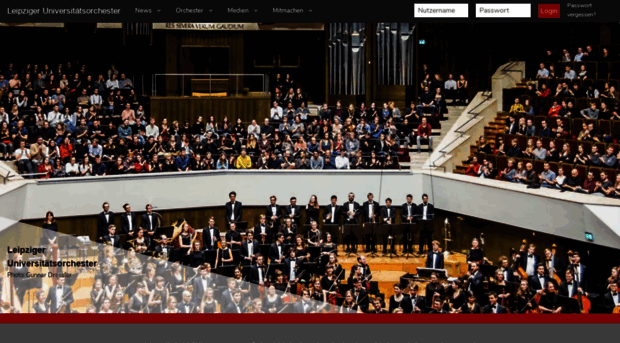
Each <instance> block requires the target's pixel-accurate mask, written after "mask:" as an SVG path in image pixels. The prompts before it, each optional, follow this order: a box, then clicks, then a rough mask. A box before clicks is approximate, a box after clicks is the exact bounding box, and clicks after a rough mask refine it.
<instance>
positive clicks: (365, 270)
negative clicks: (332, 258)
mask: <svg viewBox="0 0 620 343" xmlns="http://www.w3.org/2000/svg"><path fill="white" fill-rule="evenodd" d="M356 269H359V270H360V271H361V275H362V282H364V283H365V282H366V281H370V280H372V271H371V270H370V266H369V265H368V261H366V256H364V255H360V256H358V257H357V264H356V265H353V266H351V271H350V272H349V276H351V275H355V270H356Z"/></svg>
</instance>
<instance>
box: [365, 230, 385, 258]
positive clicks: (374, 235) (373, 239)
mask: <svg viewBox="0 0 620 343" xmlns="http://www.w3.org/2000/svg"><path fill="white" fill-rule="evenodd" d="M362 227H363V228H364V237H366V235H370V241H371V242H373V243H374V244H372V243H369V244H368V245H369V246H371V248H370V253H369V254H368V257H377V253H376V252H375V249H376V247H377V233H379V232H381V230H380V227H379V224H377V223H364V224H363V225H362ZM372 246H374V248H375V249H373V247H372Z"/></svg>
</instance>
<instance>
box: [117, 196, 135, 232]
mask: <svg viewBox="0 0 620 343" xmlns="http://www.w3.org/2000/svg"><path fill="white" fill-rule="evenodd" d="M123 210H124V211H125V213H123V214H121V215H120V216H121V230H122V232H123V234H125V235H129V236H130V237H132V236H133V235H134V231H136V229H137V228H138V222H137V220H136V214H135V213H134V212H131V205H129V204H124V205H123Z"/></svg>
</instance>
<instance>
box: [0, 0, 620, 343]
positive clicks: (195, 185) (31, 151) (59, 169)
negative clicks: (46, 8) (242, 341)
mask: <svg viewBox="0 0 620 343" xmlns="http://www.w3.org/2000/svg"><path fill="white" fill-rule="evenodd" d="M418 5H420V4H416V8H418V7H417V6H418ZM479 5H480V4H478V5H473V4H472V6H471V7H469V12H468V7H467V6H468V5H467V4H463V6H465V14H464V15H467V13H469V16H470V20H469V21H467V20H455V21H448V20H424V19H419V20H418V13H419V14H420V15H422V14H424V15H425V17H423V18H427V17H428V18H430V17H429V16H430V15H432V14H433V13H435V14H437V13H440V14H442V15H443V14H446V15H450V14H454V15H456V14H455V13H456V12H453V11H452V10H449V11H445V10H441V11H440V10H437V11H434V10H428V11H426V10H424V11H422V10H421V11H416V16H415V17H413V7H412V8H411V13H412V14H411V18H410V21H407V19H406V18H401V17H402V15H399V16H396V17H395V18H398V19H399V22H396V23H388V22H384V21H382V20H381V19H382V18H385V19H383V20H386V19H388V18H386V17H385V16H378V17H377V19H376V20H374V21H373V20H372V18H367V16H363V17H360V18H359V19H358V21H360V22H343V20H346V19H345V17H342V18H341V19H340V20H338V19H337V18H334V20H333V21H332V20H331V18H332V17H330V21H325V22H322V21H321V20H319V19H316V20H315V22H309V21H308V20H307V19H308V18H310V17H303V18H305V19H304V20H298V21H296V20H294V19H288V20H282V21H280V22H278V21H274V20H273V18H293V17H276V16H275V15H274V16H267V15H266V14H265V17H264V18H265V19H264V20H269V22H260V20H248V19H235V18H254V19H255V18H256V15H257V14H256V13H252V12H257V13H261V11H263V10H262V9H261V10H260V11H252V8H253V7H249V9H250V10H249V13H245V12H244V10H243V8H241V9H239V11H237V10H234V11H228V13H226V14H222V15H223V16H224V15H227V17H223V18H226V19H222V20H223V21H224V22H221V23H218V22H217V20H214V19H213V17H209V18H211V19H210V21H216V22H215V23H200V22H199V23H191V22H190V21H197V19H195V18H201V17H200V16H201V15H205V16H207V15H209V14H208V13H206V9H208V7H205V13H204V14H201V13H202V10H200V11H197V10H191V11H190V10H189V9H187V11H185V12H183V11H181V12H179V11H177V12H176V13H172V17H171V18H170V19H174V18H177V17H175V16H178V18H179V19H176V20H177V21H178V22H175V23H169V22H164V17H163V16H161V15H158V14H157V12H155V13H154V14H153V15H154V16H153V17H152V18H153V19H148V20H147V19H139V18H147V17H138V14H136V19H131V18H129V17H128V18H125V17H123V18H124V19H122V20H120V21H127V20H135V21H140V20H142V21H144V23H137V22H123V23H120V22H117V21H119V20H118V19H112V18H116V17H113V14H109V15H110V17H109V18H110V19H109V21H107V22H106V21H105V17H104V18H103V19H102V20H101V21H100V22H87V20H86V19H81V20H79V18H87V17H76V20H74V21H80V22H71V21H70V20H65V19H58V20H59V21H58V22H47V21H46V20H44V17H41V16H37V15H38V14H37V13H32V14H28V15H32V17H30V18H28V19H27V18H25V17H11V16H7V15H6V14H3V16H4V17H3V20H11V18H13V19H12V20H14V21H20V20H30V21H39V22H32V23H23V22H19V23H14V22H2V23H0V34H1V35H2V38H3V39H2V40H3V46H4V48H5V49H3V53H2V54H0V104H1V105H0V244H1V245H2V247H1V249H0V260H1V261H2V266H1V267H0V270H1V272H2V273H1V274H0V286H1V288H0V312H1V313H3V314H4V315H2V316H1V318H3V319H5V320H7V321H8V322H11V323H25V322H29V321H32V322H45V323H62V322H64V321H65V320H66V321H68V322H76V323H104V322H105V323H149V324H155V323H162V324H164V323H204V322H209V323H298V324H300V323H358V324H360V323H416V322H417V323H420V322H425V323H444V322H445V323H476V322H482V323H487V322H488V323H513V322H514V323H551V322H554V323H555V322H558V321H559V322H565V323H582V322H593V319H588V318H589V317H590V318H597V319H596V321H599V322H617V320H615V319H613V318H615V317H614V316H608V315H611V314H616V313H620V293H619V289H618V288H619V286H620V276H619V270H618V269H619V268H620V219H619V218H620V115H619V113H620V112H619V111H618V105H619V101H618V99H619V98H620V93H619V91H618V87H620V39H619V37H620V23H618V22H612V21H611V20H610V21H609V22H587V21H585V19H584V21H580V22H579V24H575V22H574V21H571V20H569V19H563V20H564V21H549V23H547V22H545V23H542V22H540V21H538V18H536V21H534V19H533V18H532V22H524V21H521V22H515V21H514V20H510V19H508V20H506V21H502V20H489V21H487V22H484V21H482V20H478V19H477V17H484V16H483V15H487V14H488V13H496V12H494V11H495V10H488V9H481V10H478V9H477V6H479ZM153 6H156V5H153ZM205 6H207V5H205ZM412 6H413V4H412ZM446 6H447V5H446ZM455 6H456V7H455V11H457V12H458V11H461V10H462V8H461V7H460V5H458V4H457V5H455ZM510 6H512V5H510ZM515 6H517V7H516V9H520V7H518V6H519V5H515ZM528 6H529V4H528ZM536 6H537V5H536V4H532V7H531V8H532V11H533V12H532V13H533V14H536V9H537V8H538V7H536ZM558 6H560V5H558ZM214 8H215V7H214ZM527 8H528V9H529V8H530V7H527ZM510 9H511V11H510V13H517V12H515V11H516V9H514V8H512V7H511V8H510ZM77 10H78V9H73V12H71V13H68V12H67V14H66V15H69V14H71V15H80V14H79V13H82V12H79V13H78V12H75V11H77ZM79 10H80V11H85V10H86V9H79ZM99 10H100V11H101V13H99V12H98V13H99V14H97V15H104V14H106V13H103V12H102V11H103V10H104V9H99ZM137 10H138V9H136V11H137ZM155 10H156V7H153V11H155ZM392 10H393V9H392ZM513 10H514V11H513ZM599 10H600V9H599ZM16 11H17V10H16ZM149 11H151V10H149ZM157 11H159V10H157ZM162 11H164V9H163V8H162ZM196 11H197V12H196ZM215 11H216V10H213V11H211V12H212V13H215ZM304 11H305V12H304ZM307 11H308V10H307V9H305V10H302V12H295V11H293V10H284V9H278V11H276V9H274V12H273V13H275V14H277V15H279V16H284V15H290V16H293V15H299V16H300V18H301V16H302V15H306V14H308V15H309V13H307ZM310 11H311V12H312V10H310ZM370 11H371V12H372V10H370ZM498 11H500V10H498ZM562 11H563V12H562V15H563V16H564V15H566V14H567V13H566V11H565V7H562ZM584 11H585V10H584ZM316 12H317V15H318V14H319V13H323V12H320V11H319V7H318V6H317V7H316ZM15 13H17V12H15ZM46 13H47V12H46ZM125 13H127V12H125ZM132 13H133V11H132ZM144 13H151V12H144ZM222 13H223V12H222ZM354 13H355V12H354ZM381 13H383V12H381ZM497 13H504V12H501V11H500V12H497ZM506 13H508V12H506ZM541 13H542V12H541ZM571 13H572V12H570V11H568V14H569V15H570V14H571ZM9 14H10V15H12V16H17V15H18V14H19V13H17V14H11V13H9ZM529 14H530V13H529V12H527V15H528V16H529ZM23 15H24V16H25V15H26V14H23ZM93 15H95V14H93ZM106 15H107V14H106ZM141 15H144V16H146V15H147V14H141ZM246 15H247V16H246ZM269 15H271V12H270V14H269ZM326 15H327V14H326ZM183 16H184V17H183ZM472 16H474V17H473V18H472ZM5 17H6V18H5ZM50 18H53V17H50ZM61 18H67V17H61ZM93 18H94V17H93ZM97 18H101V17H97ZM148 18H151V17H148ZM184 18H185V19H184ZM192 18H194V19H192ZM231 18H232V19H231ZM316 18H321V17H320V16H317V17H316ZM352 18H354V19H353V21H355V20H356V19H355V18H356V17H355V16H352ZM562 18H564V17H562ZM568 18H571V17H570V16H569V17H568ZM170 19H169V20H170ZM474 19H475V20H474ZM582 19H583V18H582ZM199 20H200V19H198V21H199ZM202 20H203V21H206V19H202ZM235 20H236V21H240V22H233V21H235ZM557 20H560V19H557ZM61 21H67V22H61ZM243 21H247V22H243ZM553 32H558V34H554V33H553ZM77 314H87V315H86V316H79V317H76V316H77ZM100 314H112V315H110V316H104V315H100ZM166 314H179V316H176V318H175V316H166ZM182 314H187V315H186V316H183V315H182ZM226 314H229V315H228V316H227V315H226ZM355 314H357V316H356V315H355ZM374 314H385V315H386V316H373V315H374ZM397 314H401V316H398V315H397ZM428 314H443V316H427V315H428ZM449 314H453V315H452V316H450V315H449ZM468 314H480V315H479V316H467V315H468ZM496 314H498V315H499V314H505V316H496ZM528 314H557V315H558V317H555V316H527V315H528ZM321 316H323V317H321ZM472 317H473V319H472ZM65 318H66V319H65ZM477 318H480V319H477ZM554 318H562V319H554ZM607 318H612V319H607ZM618 318H620V317H618ZM3 321H4V320H3ZM154 330H162V329H161V328H159V329H157V328H155V329H154ZM164 330H167V329H165V327H164ZM216 330H217V329H216ZM458 331H462V330H460V329H459V330H458ZM153 332H155V331H153ZM386 332H387V331H384V332H383V333H384V334H385V333H386ZM91 334H92V333H91ZM461 334H462V332H461ZM301 335H302V336H303V333H302V334H301ZM257 337H258V336H257ZM42 339H44V338H42ZM141 339H142V338H140V339H138V340H141ZM142 340H144V339H142Z"/></svg>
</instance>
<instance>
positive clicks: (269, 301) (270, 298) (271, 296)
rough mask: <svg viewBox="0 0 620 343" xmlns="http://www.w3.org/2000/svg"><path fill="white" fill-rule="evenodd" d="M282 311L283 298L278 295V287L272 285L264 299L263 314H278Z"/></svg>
mask: <svg viewBox="0 0 620 343" xmlns="http://www.w3.org/2000/svg"><path fill="white" fill-rule="evenodd" d="M281 309H282V298H281V297H280V295H278V294H276V287H275V286H273V285H271V286H269V289H268V290H267V295H265V297H264V298H263V312H265V313H278V311H280V310H281Z"/></svg>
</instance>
